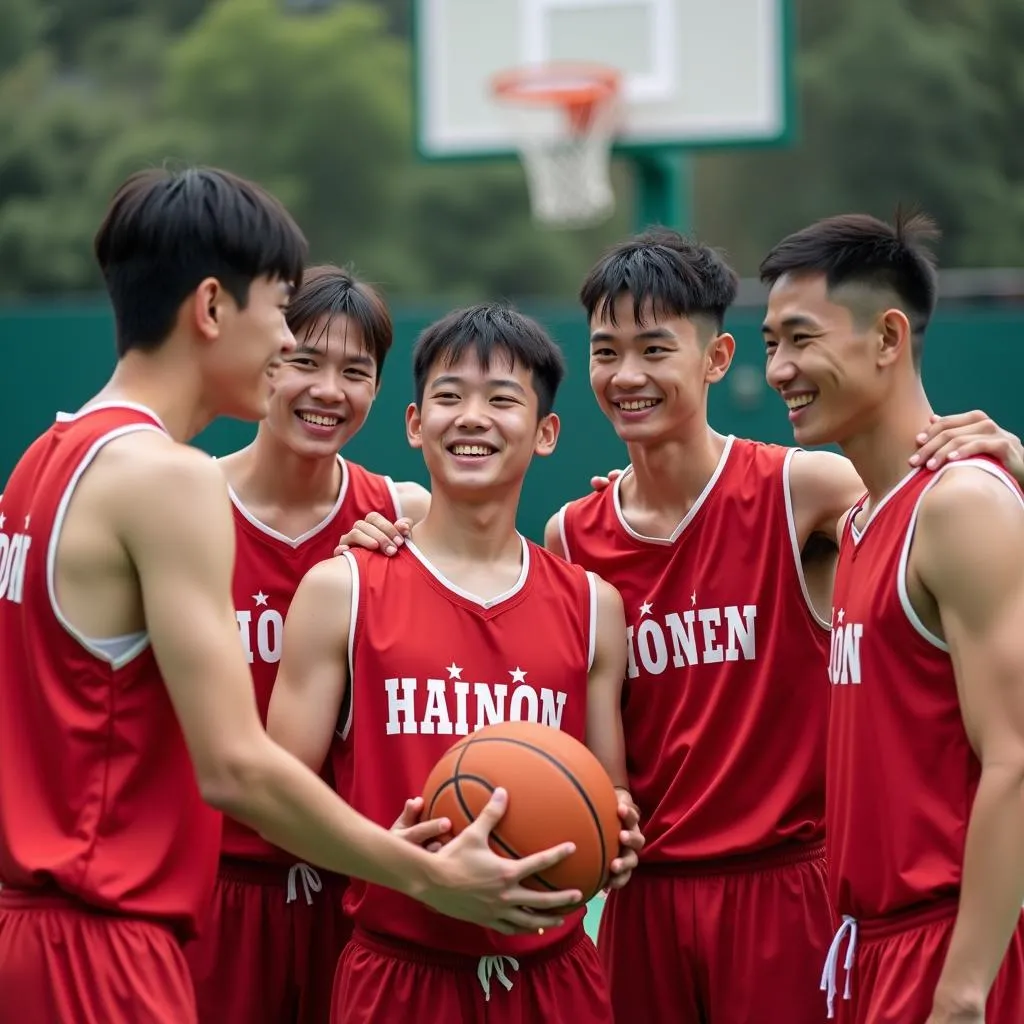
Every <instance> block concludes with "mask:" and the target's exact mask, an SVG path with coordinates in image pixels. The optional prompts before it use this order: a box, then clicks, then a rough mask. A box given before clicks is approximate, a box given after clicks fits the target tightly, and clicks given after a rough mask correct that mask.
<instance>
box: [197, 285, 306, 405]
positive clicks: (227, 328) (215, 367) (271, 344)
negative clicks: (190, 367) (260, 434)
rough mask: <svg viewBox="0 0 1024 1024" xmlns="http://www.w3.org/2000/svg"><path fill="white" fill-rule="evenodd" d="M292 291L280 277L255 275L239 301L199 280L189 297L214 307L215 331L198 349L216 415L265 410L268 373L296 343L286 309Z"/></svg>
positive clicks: (212, 321) (276, 369)
mask: <svg viewBox="0 0 1024 1024" xmlns="http://www.w3.org/2000/svg"><path fill="white" fill-rule="evenodd" d="M291 291H292V289H291V285H289V284H288V283H287V282H284V281H281V280H280V279H278V278H268V277H258V278H256V279H255V280H254V281H253V282H252V284H251V285H250V286H249V295H248V300H247V302H246V304H245V306H244V307H243V306H239V305H238V303H237V302H235V300H234V299H233V298H232V297H231V295H230V294H229V293H228V292H227V291H226V290H225V289H223V288H219V287H217V285H216V283H214V282H212V281H210V282H203V284H202V285H200V287H199V289H198V290H197V292H196V294H195V295H194V296H193V297H192V299H191V300H190V301H191V303H192V305H193V306H198V307H202V309H204V310H205V309H206V307H207V306H215V307H216V316H215V317H212V318H211V324H212V325H213V333H212V334H208V336H207V338H206V340H205V341H204V343H203V344H202V346H201V347H200V348H199V349H198V350H197V351H198V356H199V359H200V361H201V362H200V365H201V372H202V374H203V377H204V380H205V388H206V391H207V393H208V394H209V395H211V396H213V401H212V402H211V406H212V408H213V409H214V410H215V411H216V414H217V415H219V416H233V417H236V418H237V419H242V420H259V419H262V418H263V417H264V416H265V415H266V414H267V411H268V408H269V402H270V397H271V391H272V383H271V378H272V376H273V375H274V374H275V373H276V372H277V371H278V369H279V366H280V362H281V361H282V360H283V359H286V358H288V353H289V352H290V351H291V350H292V348H293V347H294V345H295V339H294V338H293V337H292V332H291V331H290V330H289V329H288V325H287V323H286V322H285V315H284V311H285V309H286V308H287V305H288V301H289V298H290V296H291Z"/></svg>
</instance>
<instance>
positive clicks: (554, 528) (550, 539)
mask: <svg viewBox="0 0 1024 1024" xmlns="http://www.w3.org/2000/svg"><path fill="white" fill-rule="evenodd" d="M563 511H564V509H559V510H558V511H557V512H556V513H555V514H554V515H553V516H552V517H551V518H550V519H549V520H548V521H547V523H545V524H544V547H545V548H547V550H548V551H550V552H551V553H552V554H553V555H558V556H559V557H560V558H565V557H566V554H565V545H564V544H563V543H562V513H563ZM602 582H603V581H602Z"/></svg>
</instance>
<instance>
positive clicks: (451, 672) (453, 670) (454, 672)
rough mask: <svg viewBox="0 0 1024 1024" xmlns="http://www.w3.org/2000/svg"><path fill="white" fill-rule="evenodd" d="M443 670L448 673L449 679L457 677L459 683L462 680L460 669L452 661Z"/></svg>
mask: <svg viewBox="0 0 1024 1024" xmlns="http://www.w3.org/2000/svg"><path fill="white" fill-rule="evenodd" d="M445 671H446V672H447V673H448V678H449V679H457V680H458V681H459V682H460V683H461V682H462V669H461V668H459V666H458V665H456V664H455V662H454V661H453V662H452V663H451V664H450V665H449V666H448V667H447V668H446V669H445Z"/></svg>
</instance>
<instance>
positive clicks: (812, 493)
mask: <svg viewBox="0 0 1024 1024" xmlns="http://www.w3.org/2000/svg"><path fill="white" fill-rule="evenodd" d="M789 487H790V495H791V497H792V500H793V518H794V520H795V521H796V535H797V540H798V541H799V542H800V548H801V549H803V547H804V546H805V545H806V544H807V541H808V540H809V539H810V537H811V535H812V534H815V533H818V534H822V535H823V536H825V537H827V538H828V539H829V540H830V541H833V542H835V539H836V537H837V535H838V528H839V520H840V517H841V516H842V515H843V513H844V512H846V511H847V509H849V508H850V506H851V505H853V504H854V502H856V500H857V499H858V498H859V497H860V496H861V495H862V494H863V493H864V484H863V483H862V482H861V479H860V477H859V476H858V475H857V471H856V470H855V469H854V468H853V463H851V462H850V460H849V459H845V458H843V456H841V455H834V454H833V453H832V452H805V451H798V452H795V453H794V454H793V460H792V462H791V463H790V472H789Z"/></svg>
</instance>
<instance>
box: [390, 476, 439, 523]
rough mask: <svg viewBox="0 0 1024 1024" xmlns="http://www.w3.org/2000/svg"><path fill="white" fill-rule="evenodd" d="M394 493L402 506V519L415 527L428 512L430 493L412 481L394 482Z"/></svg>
mask: <svg viewBox="0 0 1024 1024" xmlns="http://www.w3.org/2000/svg"><path fill="white" fill-rule="evenodd" d="M395 492H396V493H397V495H398V501H399V504H400V505H401V506H402V508H401V513H402V519H408V520H409V522H410V523H411V524H412V525H413V526H415V525H416V524H417V523H418V522H420V521H421V520H423V519H424V518H425V517H426V514H427V512H429V511H430V491H428V490H427V489H426V487H422V486H421V485H420V484H418V483H416V482H415V481H413V480H399V481H396V482H395Z"/></svg>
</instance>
